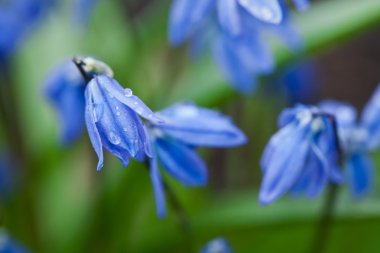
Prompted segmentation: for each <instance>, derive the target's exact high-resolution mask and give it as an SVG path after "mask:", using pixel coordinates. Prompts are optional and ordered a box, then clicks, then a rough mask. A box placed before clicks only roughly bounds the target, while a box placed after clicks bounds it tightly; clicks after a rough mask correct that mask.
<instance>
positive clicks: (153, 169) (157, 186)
mask: <svg viewBox="0 0 380 253" xmlns="http://www.w3.org/2000/svg"><path fill="white" fill-rule="evenodd" d="M149 165H150V168H149V169H150V179H151V181H152V184H153V193H154V197H155V201H156V208H157V216H158V217H160V218H162V217H164V216H165V215H166V201H165V193H164V186H163V184H162V178H161V174H160V171H159V169H158V166H157V160H156V158H152V159H150V160H149Z"/></svg>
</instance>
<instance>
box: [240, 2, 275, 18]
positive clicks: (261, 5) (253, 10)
mask: <svg viewBox="0 0 380 253" xmlns="http://www.w3.org/2000/svg"><path fill="white" fill-rule="evenodd" d="M237 1H238V2H239V4H240V5H241V6H242V7H243V8H244V9H245V10H246V11H247V12H249V13H250V14H251V15H253V16H254V17H256V18H258V19H259V20H261V21H264V22H269V23H273V24H279V23H280V22H281V21H282V10H281V5H280V3H279V1H278V0H237Z"/></svg>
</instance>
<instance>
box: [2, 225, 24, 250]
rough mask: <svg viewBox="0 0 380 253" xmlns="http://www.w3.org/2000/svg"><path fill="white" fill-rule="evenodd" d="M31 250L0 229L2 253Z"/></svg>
mask: <svg viewBox="0 0 380 253" xmlns="http://www.w3.org/2000/svg"><path fill="white" fill-rule="evenodd" d="M28 252H29V251H28V250H27V249H26V248H24V247H23V246H21V245H19V244H18V243H17V242H15V241H14V240H13V239H11V238H10V237H9V236H8V234H7V233H6V232H5V231H4V230H0V253H28Z"/></svg>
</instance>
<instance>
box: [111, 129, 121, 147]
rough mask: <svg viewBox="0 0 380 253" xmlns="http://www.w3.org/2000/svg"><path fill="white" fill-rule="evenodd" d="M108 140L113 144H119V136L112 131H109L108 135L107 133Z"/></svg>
mask: <svg viewBox="0 0 380 253" xmlns="http://www.w3.org/2000/svg"><path fill="white" fill-rule="evenodd" d="M108 139H109V141H110V142H111V143H112V144H115V145H118V144H120V137H119V136H117V135H116V134H115V133H114V132H112V131H111V132H110V135H109V138H108Z"/></svg>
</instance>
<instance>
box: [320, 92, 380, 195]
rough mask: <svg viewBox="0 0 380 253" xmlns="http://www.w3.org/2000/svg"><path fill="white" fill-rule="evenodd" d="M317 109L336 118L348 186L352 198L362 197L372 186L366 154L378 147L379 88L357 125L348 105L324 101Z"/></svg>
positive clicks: (379, 140) (369, 162)
mask: <svg viewBox="0 0 380 253" xmlns="http://www.w3.org/2000/svg"><path fill="white" fill-rule="evenodd" d="M320 108H321V109H322V110H324V111H326V112H328V113H331V114H334V115H335V116H336V118H337V122H338V133H339V139H340V143H341V144H342V150H343V153H344V159H345V165H346V169H347V173H346V174H347V179H348V185H349V187H350V191H351V194H352V195H353V196H354V197H362V196H364V195H365V194H367V193H368V192H369V191H370V190H371V188H372V186H373V184H374V165H373V161H372V159H371V158H370V156H369V153H370V152H371V151H373V150H375V149H378V148H379V147H380V86H378V87H377V89H376V90H375V92H374V94H373V96H372V98H371V99H370V100H369V102H368V103H367V105H366V106H365V108H364V110H363V113H362V115H361V118H360V120H358V121H357V112H356V110H355V108H354V107H352V106H351V105H348V104H344V103H339V102H335V101H324V102H322V103H321V104H320Z"/></svg>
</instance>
